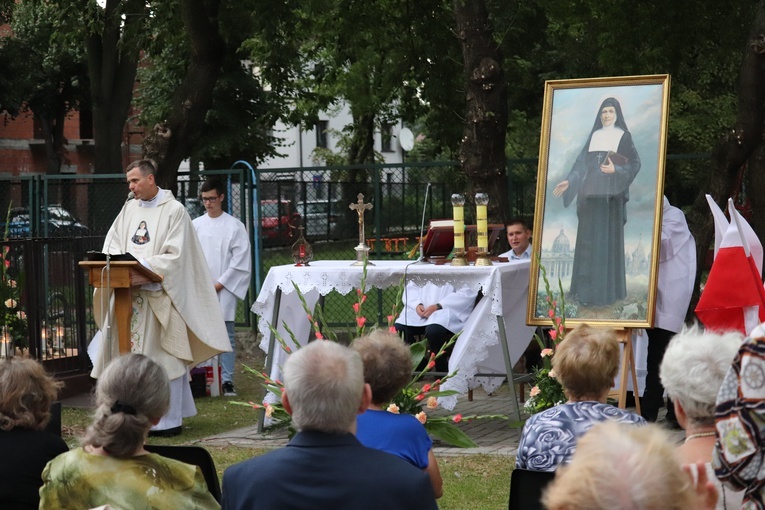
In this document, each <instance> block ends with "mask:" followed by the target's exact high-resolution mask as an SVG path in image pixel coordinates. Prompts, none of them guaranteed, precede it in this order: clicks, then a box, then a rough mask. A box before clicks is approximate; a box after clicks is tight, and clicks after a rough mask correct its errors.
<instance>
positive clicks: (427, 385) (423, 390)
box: [420, 384, 430, 393]
mask: <svg viewBox="0 0 765 510" xmlns="http://www.w3.org/2000/svg"><path fill="white" fill-rule="evenodd" d="M420 391H422V392H423V393H427V392H429V391H430V384H426V385H425V386H423V387H422V390H420Z"/></svg>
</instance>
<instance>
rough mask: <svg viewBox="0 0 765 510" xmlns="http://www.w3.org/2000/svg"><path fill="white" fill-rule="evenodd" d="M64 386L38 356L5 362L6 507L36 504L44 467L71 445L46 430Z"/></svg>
mask: <svg viewBox="0 0 765 510" xmlns="http://www.w3.org/2000/svg"><path fill="white" fill-rule="evenodd" d="M60 386H61V383H60V382H58V381H55V380H54V379H53V378H52V377H50V376H49V375H48V374H47V373H46V372H45V369H44V368H43V366H42V365H41V364H40V363H39V362H37V361H35V360H32V359H28V358H7V359H4V360H2V361H0V395H2V398H0V457H2V459H3V461H2V462H0V508H3V509H9V510H15V509H19V510H20V509H33V508H34V509H36V508H37V507H38V506H39V503H40V495H39V490H40V486H41V485H42V479H41V478H40V475H41V474H42V471H43V468H44V467H45V465H46V464H47V463H48V462H49V461H50V460H51V459H53V458H54V457H56V456H58V455H60V454H62V453H64V452H66V451H67V450H68V449H69V448H68V447H67V446H66V443H65V442H64V440H63V439H61V438H60V437H59V436H56V435H54V434H51V433H50V432H47V431H46V430H45V427H46V426H47V425H48V422H49V421H50V417H51V413H50V406H51V403H53V401H54V400H55V399H56V396H57V395H58V389H59V387H60Z"/></svg>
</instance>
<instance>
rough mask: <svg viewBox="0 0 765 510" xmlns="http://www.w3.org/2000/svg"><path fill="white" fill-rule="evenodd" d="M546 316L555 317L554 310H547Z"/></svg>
mask: <svg viewBox="0 0 765 510" xmlns="http://www.w3.org/2000/svg"><path fill="white" fill-rule="evenodd" d="M547 316H548V317H550V318H551V319H552V318H553V317H555V310H548V311H547Z"/></svg>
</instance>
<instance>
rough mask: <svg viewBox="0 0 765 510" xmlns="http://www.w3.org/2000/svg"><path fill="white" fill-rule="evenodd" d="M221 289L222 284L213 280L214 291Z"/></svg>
mask: <svg viewBox="0 0 765 510" xmlns="http://www.w3.org/2000/svg"><path fill="white" fill-rule="evenodd" d="M222 290H223V284H221V283H220V282H215V292H220V291H222Z"/></svg>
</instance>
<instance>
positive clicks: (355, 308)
mask: <svg viewBox="0 0 765 510" xmlns="http://www.w3.org/2000/svg"><path fill="white" fill-rule="evenodd" d="M360 308H361V304H360V303H353V311H354V312H355V313H359V309H360Z"/></svg>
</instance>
